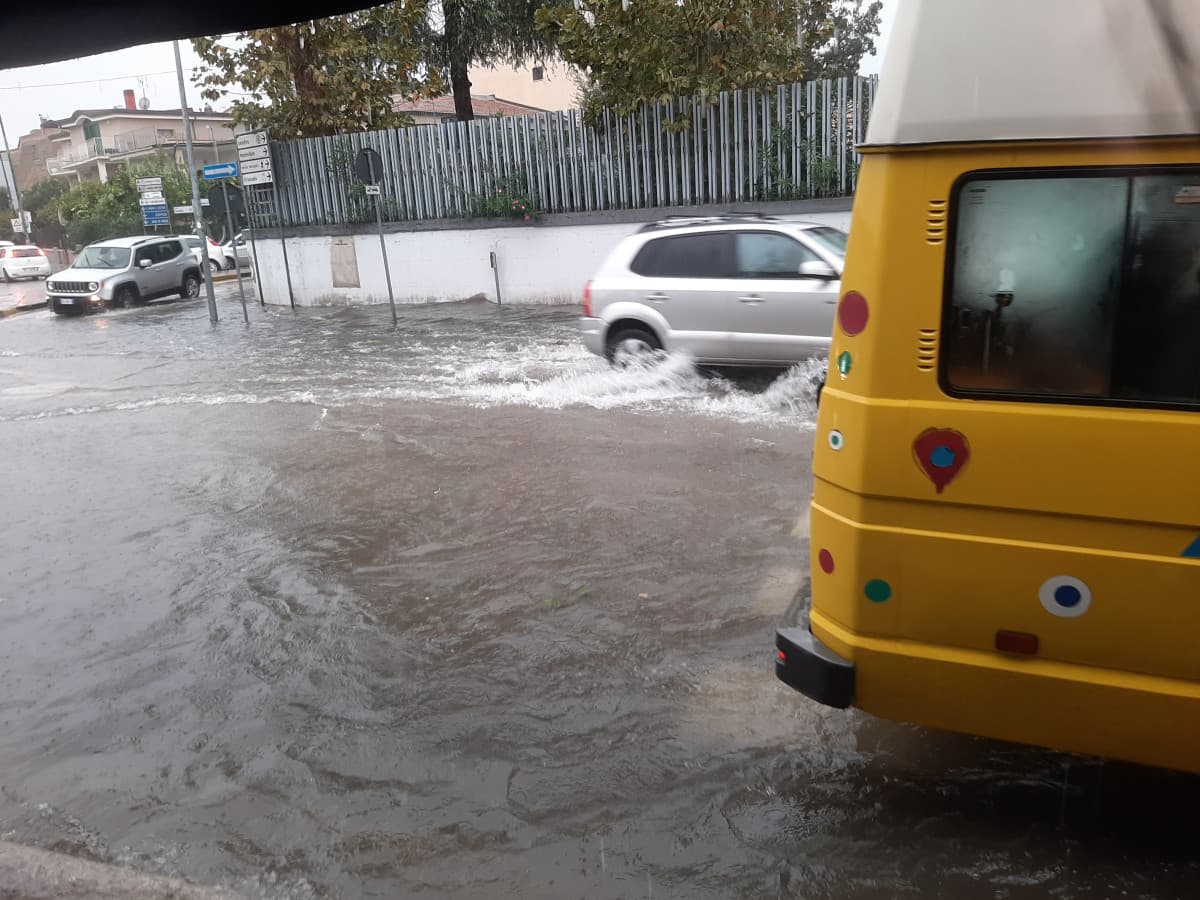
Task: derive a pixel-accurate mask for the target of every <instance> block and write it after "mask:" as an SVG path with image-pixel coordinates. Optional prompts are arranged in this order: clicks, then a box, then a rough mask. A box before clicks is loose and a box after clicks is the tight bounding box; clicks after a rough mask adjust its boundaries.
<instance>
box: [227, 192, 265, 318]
mask: <svg viewBox="0 0 1200 900" xmlns="http://www.w3.org/2000/svg"><path fill="white" fill-rule="evenodd" d="M246 197H247V203H246V230H247V231H248V232H250V254H251V256H252V257H253V258H254V281H255V283H256V284H257V285H258V305H259V306H261V307H263V308H264V309H265V308H266V306H267V301H266V299H265V298H264V297H263V292H262V274H261V273H260V272H259V270H258V244H256V243H255V242H254V215H255V213H257V212H258V209H257V206H256V204H257V202H258V192H257V191H256V190H255V189H254V188H253V187H248V188H246ZM234 252H235V253H236V249H235V251H234Z"/></svg>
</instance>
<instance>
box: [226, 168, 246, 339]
mask: <svg viewBox="0 0 1200 900" xmlns="http://www.w3.org/2000/svg"><path fill="white" fill-rule="evenodd" d="M221 196H222V197H223V198H224V200H225V227H226V228H228V229H229V243H231V244H233V268H234V270H236V271H237V280H238V293H239V294H241V295H242V318H243V319H244V320H245V322H246V324H247V325H249V324H250V313H248V312H246V286H245V285H244V284H242V266H241V264H240V263H239V262H238V255H237V241H235V240H234V239H233V237H234V235H233V213H232V212H230V210H229V182H228V181H222V182H221Z"/></svg>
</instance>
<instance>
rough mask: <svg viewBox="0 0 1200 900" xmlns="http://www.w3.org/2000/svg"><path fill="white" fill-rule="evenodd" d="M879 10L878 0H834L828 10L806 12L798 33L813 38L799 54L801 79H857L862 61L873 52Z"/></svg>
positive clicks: (881, 3) (881, 6)
mask: <svg viewBox="0 0 1200 900" xmlns="http://www.w3.org/2000/svg"><path fill="white" fill-rule="evenodd" d="M882 9H883V2H882V0H834V3H833V7H832V9H828V10H821V9H817V10H814V9H812V8H809V9H806V10H805V11H804V14H803V16H802V17H801V30H802V31H804V32H806V33H809V34H813V35H816V36H817V37H816V39H815V40H813V41H812V42H810V43H807V44H805V45H804V47H803V48H802V51H801V65H802V66H803V67H804V77H805V78H838V77H841V76H853V75H857V74H858V69H859V66H860V65H862V60H863V57H864V56H870V55H871V54H872V53H874V52H875V39H876V38H877V37H879V13H880V10H882ZM815 16H820V17H821V19H820V21H816V20H815ZM822 34H823V35H824V37H823V38H822V37H821V35H822Z"/></svg>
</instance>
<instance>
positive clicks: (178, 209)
mask: <svg viewBox="0 0 1200 900" xmlns="http://www.w3.org/2000/svg"><path fill="white" fill-rule="evenodd" d="M171 212H173V213H175V215H177V216H190V215H191V214H192V208H191V207H190V206H172V207H171Z"/></svg>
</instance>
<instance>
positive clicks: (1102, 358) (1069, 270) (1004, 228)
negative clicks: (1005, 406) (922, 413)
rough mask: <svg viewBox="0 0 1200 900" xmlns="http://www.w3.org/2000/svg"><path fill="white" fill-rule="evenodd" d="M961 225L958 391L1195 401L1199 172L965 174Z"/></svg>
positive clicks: (954, 370)
mask: <svg viewBox="0 0 1200 900" xmlns="http://www.w3.org/2000/svg"><path fill="white" fill-rule="evenodd" d="M954 221H955V227H954V234H953V242H952V245H951V248H950V251H949V252H950V260H949V267H948V277H947V291H946V308H945V322H944V344H943V346H944V353H943V355H942V377H943V383H944V384H945V386H946V387H947V388H948V389H949V390H950V391H951V392H953V393H964V394H989V395H993V396H994V397H995V398H996V399H1004V398H1005V397H1008V398H1010V399H1030V398H1040V399H1061V400H1065V401H1069V400H1072V399H1076V400H1079V401H1085V402H1086V401H1090V402H1115V403H1126V404H1128V403H1132V404H1138V405H1141V404H1145V405H1159V404H1171V405H1181V404H1182V405H1192V404H1197V403H1200V353H1197V352H1196V348H1197V346H1200V171H1196V172H1181V171H1179V170H1171V171H1170V172H1162V171H1159V172H1154V173H1151V172H1148V171H1147V170H1140V171H1136V172H1128V173H1109V172H1106V173H1104V174H1091V173H1081V172H1078V171H1075V172H1071V173H1065V174H1063V173H1053V174H1048V175H1041V176H1038V177H1005V176H989V177H977V178H971V179H969V180H967V181H965V182H963V183H962V184H961V185H960V187H959V189H958V191H957V192H956V196H955V200H954Z"/></svg>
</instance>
